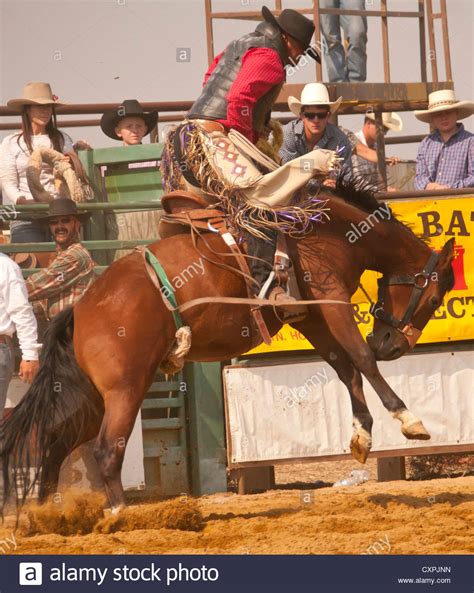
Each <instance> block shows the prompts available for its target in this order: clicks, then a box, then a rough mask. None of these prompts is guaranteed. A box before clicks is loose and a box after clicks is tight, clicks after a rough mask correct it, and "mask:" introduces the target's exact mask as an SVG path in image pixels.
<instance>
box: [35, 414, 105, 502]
mask: <svg viewBox="0 0 474 593" xmlns="http://www.w3.org/2000/svg"><path fill="white" fill-rule="evenodd" d="M81 415H82V418H80V416H81ZM83 418H87V420H88V421H87V425H83V423H82V422H81V420H82V419H83ZM101 422H102V414H100V413H99V412H97V413H94V415H91V414H88V413H87V410H83V409H81V410H79V412H78V413H76V415H75V418H69V419H68V420H66V425H65V426H64V425H63V426H61V427H60V430H57V431H55V433H53V434H52V435H51V438H50V443H51V444H50V446H49V449H48V456H47V458H46V462H45V464H44V466H43V469H42V471H41V478H40V482H39V489H38V499H39V502H45V500H46V499H47V498H48V497H49V496H52V495H53V494H56V492H57V490H58V482H59V473H60V471H61V466H62V464H63V462H64V460H65V459H66V457H67V456H68V455H69V454H70V453H72V451H73V450H74V449H76V448H77V447H79V446H80V445H82V444H83V443H85V442H87V441H90V440H91V439H93V438H94V437H95V436H97V434H98V432H99V429H100V425H101ZM65 435H67V436H65Z"/></svg>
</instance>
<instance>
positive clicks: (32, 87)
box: [7, 82, 65, 111]
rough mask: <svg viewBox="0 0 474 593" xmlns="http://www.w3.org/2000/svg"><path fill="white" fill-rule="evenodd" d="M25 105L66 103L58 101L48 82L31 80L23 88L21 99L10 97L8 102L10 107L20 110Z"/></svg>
mask: <svg viewBox="0 0 474 593" xmlns="http://www.w3.org/2000/svg"><path fill="white" fill-rule="evenodd" d="M24 105H65V103H60V102H59V101H58V98H57V97H56V96H55V95H53V93H52V91H51V87H50V86H49V84H48V83H47V82H29V83H28V84H26V85H25V87H24V88H23V95H22V96H21V97H20V98H19V99H10V101H8V103H7V106H8V107H10V108H11V109H18V110H19V111H21V108H22V107H23V106H24Z"/></svg>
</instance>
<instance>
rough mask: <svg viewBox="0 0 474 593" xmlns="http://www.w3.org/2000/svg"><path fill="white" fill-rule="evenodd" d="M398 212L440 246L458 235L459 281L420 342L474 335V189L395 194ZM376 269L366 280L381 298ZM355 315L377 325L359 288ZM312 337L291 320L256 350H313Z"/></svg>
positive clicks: (363, 327)
mask: <svg viewBox="0 0 474 593" xmlns="http://www.w3.org/2000/svg"><path fill="white" fill-rule="evenodd" d="M390 207H391V208H392V210H393V212H394V214H395V215H396V216H398V217H400V219H401V220H403V221H404V222H407V223H410V224H411V225H412V228H413V230H414V232H415V233H417V234H420V235H423V236H426V237H429V238H430V241H431V245H432V247H433V249H435V250H436V251H439V250H441V249H442V247H443V245H444V244H445V243H446V241H448V240H449V239H452V238H453V237H454V238H455V239H456V244H455V257H454V261H453V270H454V275H455V279H456V281H455V285H454V288H453V290H452V291H451V292H449V293H448V294H447V295H445V297H444V301H443V304H442V305H441V307H439V309H438V310H437V311H436V313H435V314H434V316H433V318H432V319H431V320H430V321H429V322H428V324H427V325H426V327H425V329H424V330H423V334H422V336H421V338H420V339H419V340H418V343H419V344H423V343H430V342H452V341H456V340H472V339H474V323H473V317H474V193H473V195H472V196H466V197H452V196H449V197H445V198H443V197H440V198H437V199H430V200H421V199H416V198H413V199H411V200H404V201H399V200H394V201H393V202H390ZM379 277H380V274H377V273H376V272H370V271H368V272H364V274H363V275H362V278H361V282H362V284H363V286H364V288H365V289H366V290H367V292H368V293H369V295H370V298H371V299H372V300H373V301H375V300H376V299H377V278H379ZM352 301H353V302H354V303H358V304H355V305H354V317H355V319H356V321H357V324H358V326H359V329H360V331H361V333H362V334H363V335H364V336H366V335H367V334H368V333H370V331H371V330H372V325H373V318H372V316H371V315H370V314H369V306H370V304H369V303H368V301H367V298H366V297H365V296H364V294H363V292H362V291H361V290H360V289H359V290H358V291H357V292H356V293H355V294H354V296H353V298H352ZM312 349H313V347H312V345H311V344H310V343H309V342H308V340H306V338H305V337H304V336H303V335H302V334H300V333H299V332H297V331H296V330H294V329H293V328H291V327H289V326H287V325H285V326H284V327H283V328H282V329H281V331H280V332H278V334H277V335H276V336H274V338H273V340H272V343H271V345H270V346H266V345H265V344H262V345H261V346H258V347H257V348H255V349H254V350H251V352H250V354H257V353H264V352H281V351H285V350H312Z"/></svg>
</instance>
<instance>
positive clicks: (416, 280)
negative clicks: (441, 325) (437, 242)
mask: <svg viewBox="0 0 474 593" xmlns="http://www.w3.org/2000/svg"><path fill="white" fill-rule="evenodd" d="M438 258H439V255H438V254H437V253H435V252H434V251H432V252H431V255H430V258H429V260H428V262H427V264H426V266H425V267H424V268H423V270H422V271H421V272H418V273H416V274H396V275H394V276H388V277H387V278H386V277H385V276H382V278H379V279H378V280H377V284H378V295H377V302H376V303H372V304H371V306H370V309H369V312H370V313H371V315H373V317H374V318H375V319H379V320H380V321H383V322H384V323H386V324H387V325H390V326H391V327H394V328H395V329H396V330H397V331H399V332H400V333H402V334H403V335H404V337H405V338H406V339H407V340H408V343H409V344H410V347H411V348H413V347H414V345H415V344H416V342H417V340H418V338H419V337H420V336H421V332H422V330H420V329H418V328H416V327H414V326H413V323H412V321H411V319H412V317H413V314H414V312H415V310H416V308H417V306H418V304H419V302H420V299H421V296H422V294H423V291H424V290H425V288H426V287H427V286H428V284H429V281H430V276H431V274H432V273H433V270H434V269H435V267H436V264H437V263H438ZM394 284H407V285H411V286H413V289H412V292H411V295H410V300H409V301H408V306H407V309H406V311H405V313H404V315H403V317H402V318H401V319H397V318H396V317H394V316H393V315H391V314H390V313H387V311H385V310H384V299H385V291H386V289H387V286H391V285H394Z"/></svg>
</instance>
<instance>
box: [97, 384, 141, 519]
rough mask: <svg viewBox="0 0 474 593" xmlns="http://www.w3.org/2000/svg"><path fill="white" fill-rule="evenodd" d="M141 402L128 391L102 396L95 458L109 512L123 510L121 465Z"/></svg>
mask: <svg viewBox="0 0 474 593" xmlns="http://www.w3.org/2000/svg"><path fill="white" fill-rule="evenodd" d="M142 399H143V398H139V399H138V398H137V397H133V396H132V390H131V389H124V390H123V391H115V392H108V393H106V394H105V415H104V419H103V421H102V426H101V428H100V432H99V435H98V437H97V440H96V443H95V447H94V455H95V458H96V460H97V463H98V465H99V470H100V473H101V476H102V479H103V481H104V487H105V491H106V494H107V497H108V499H109V502H110V506H111V508H112V512H117V511H118V510H119V509H120V508H121V507H124V506H125V495H124V491H123V486H122V479H121V471H122V464H123V458H124V455H125V448H126V446H127V443H128V439H129V438H130V435H131V433H132V430H133V426H134V424H135V419H136V417H137V414H138V410H139V408H140V405H141V402H142Z"/></svg>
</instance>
